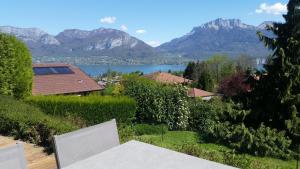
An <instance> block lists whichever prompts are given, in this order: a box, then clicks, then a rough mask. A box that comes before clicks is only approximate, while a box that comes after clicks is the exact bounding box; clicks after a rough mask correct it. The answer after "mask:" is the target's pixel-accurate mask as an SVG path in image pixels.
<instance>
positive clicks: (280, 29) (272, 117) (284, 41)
mask: <svg viewBox="0 0 300 169" xmlns="http://www.w3.org/2000/svg"><path fill="white" fill-rule="evenodd" d="M299 5H300V1H299V0H290V1H289V3H288V5H287V8H288V12H287V14H286V15H284V16H283V17H284V19H285V22H284V23H274V24H273V25H269V26H268V30H270V31H272V33H273V34H274V35H275V36H273V37H268V36H264V35H263V34H262V33H261V32H258V36H259V38H260V39H261V40H262V41H263V42H264V43H265V45H266V47H268V48H269V49H271V50H272V51H273V55H272V56H271V59H270V61H269V62H268V63H267V64H266V65H265V70H266V72H258V73H257V74H256V76H253V77H260V78H259V80H257V79H255V78H253V79H252V80H249V81H250V82H251V87H252V89H253V90H252V92H251V94H250V95H249V100H248V101H247V103H246V104H245V105H248V107H249V108H250V109H252V112H251V114H250V115H249V120H247V124H249V125H253V126H254V127H257V126H259V125H260V123H261V122H263V123H264V124H265V125H267V126H270V127H273V128H277V129H278V130H286V131H287V134H288V135H289V136H290V137H291V138H292V140H293V144H294V145H297V144H299V143H300V113H299V112H300V111H299V110H300V99H299V95H300V69H299V65H300V59H299V56H300V41H299V39H300V27H299V23H300V15H299V11H300V9H299Z"/></svg>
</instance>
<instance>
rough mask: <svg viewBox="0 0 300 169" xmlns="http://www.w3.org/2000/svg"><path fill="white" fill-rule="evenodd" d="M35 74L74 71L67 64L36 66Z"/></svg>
mask: <svg viewBox="0 0 300 169" xmlns="http://www.w3.org/2000/svg"><path fill="white" fill-rule="evenodd" d="M33 72H34V74H35V75H53V74H73V73H74V72H73V71H72V70H71V69H70V68H69V67H67V66H59V67H34V68H33Z"/></svg>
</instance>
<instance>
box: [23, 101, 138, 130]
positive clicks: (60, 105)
mask: <svg viewBox="0 0 300 169" xmlns="http://www.w3.org/2000/svg"><path fill="white" fill-rule="evenodd" d="M27 102H29V103H31V104H34V105H37V106H39V107H40V108H41V109H42V110H43V111H44V112H45V113H47V114H51V115H57V116H62V117H66V116H67V115H70V116H74V117H80V118H81V119H82V120H84V121H85V122H86V124H87V125H94V124H98V123H102V122H105V121H108V120H111V119H113V118H115V119H116V120H117V122H118V123H130V122H131V120H132V119H134V116H135V111H136V103H135V101H134V100H133V99H130V98H128V97H112V96H86V97H78V96H34V97H30V98H29V99H27Z"/></svg>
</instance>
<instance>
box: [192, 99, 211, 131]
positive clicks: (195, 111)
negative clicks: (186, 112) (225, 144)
mask: <svg viewBox="0 0 300 169" xmlns="http://www.w3.org/2000/svg"><path fill="white" fill-rule="evenodd" d="M189 108H190V112H191V114H190V118H189V128H190V129H191V130H193V131H198V132H199V133H201V136H207V135H208V134H209V133H211V131H212V130H213V127H214V125H215V118H216V117H215V116H216V111H215V110H214V107H213V105H212V104H211V103H209V102H207V101H202V100H200V99H199V100H190V101H189Z"/></svg>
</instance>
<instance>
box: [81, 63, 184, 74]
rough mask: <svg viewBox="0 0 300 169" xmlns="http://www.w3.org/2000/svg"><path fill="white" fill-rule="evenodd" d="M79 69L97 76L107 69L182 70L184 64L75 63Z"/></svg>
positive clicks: (148, 71)
mask: <svg viewBox="0 0 300 169" xmlns="http://www.w3.org/2000/svg"><path fill="white" fill-rule="evenodd" d="M77 66H78V67H79V68H80V69H81V70H83V71H84V72H85V73H86V74H88V75H90V76H98V75H101V74H103V73H106V72H107V70H108V69H111V70H113V71H117V72H122V73H131V72H135V71H141V72H143V73H144V74H149V73H153V72H157V71H162V72H167V71H169V70H171V71H183V70H184V69H185V68H186V65H77Z"/></svg>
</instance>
